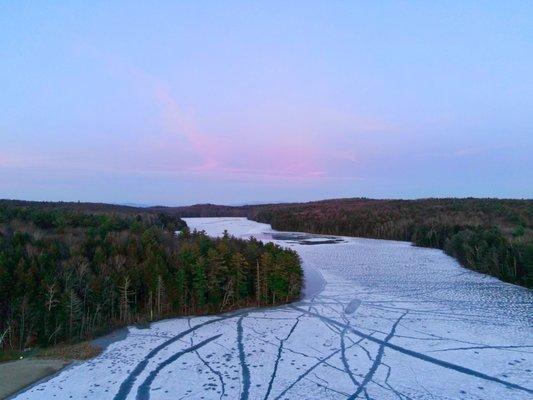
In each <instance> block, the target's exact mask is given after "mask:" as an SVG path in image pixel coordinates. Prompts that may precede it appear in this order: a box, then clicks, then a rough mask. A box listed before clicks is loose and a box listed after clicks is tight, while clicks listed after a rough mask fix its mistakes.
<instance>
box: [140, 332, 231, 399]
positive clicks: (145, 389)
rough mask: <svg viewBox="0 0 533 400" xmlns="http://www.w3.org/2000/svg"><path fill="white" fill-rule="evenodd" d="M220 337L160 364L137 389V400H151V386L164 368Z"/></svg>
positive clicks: (177, 354) (216, 336) (190, 348)
mask: <svg viewBox="0 0 533 400" xmlns="http://www.w3.org/2000/svg"><path fill="white" fill-rule="evenodd" d="M220 336H222V334H218V335H215V336H212V337H210V338H209V339H205V340H204V341H202V342H200V343H198V344H195V345H194V346H191V347H189V348H187V349H185V350H182V351H180V352H178V353H176V354H174V355H173V356H171V357H169V358H167V359H166V360H165V361H163V362H162V363H161V364H159V365H158V366H157V368H156V369H154V370H153V371H151V372H150V373H149V374H148V377H147V378H146V379H145V380H144V382H143V383H141V384H140V385H139V388H138V389H137V396H136V397H135V398H136V399H137V400H149V399H150V385H151V384H152V382H153V381H154V379H155V378H156V377H157V375H158V374H159V372H160V371H161V370H162V369H163V368H165V367H166V366H167V365H169V364H172V363H173V362H174V361H176V360H177V359H178V358H180V357H181V356H183V355H185V354H187V353H190V352H192V351H195V350H197V349H199V348H200V347H203V346H205V345H206V344H208V343H210V342H212V341H213V340H215V339H218V338H219V337H220Z"/></svg>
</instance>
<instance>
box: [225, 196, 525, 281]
mask: <svg viewBox="0 0 533 400" xmlns="http://www.w3.org/2000/svg"><path fill="white" fill-rule="evenodd" d="M234 212H236V211H234ZM248 217H249V218H252V219H254V220H257V221H260V222H267V223H270V224H271V225H272V227H273V228H274V229H279V230H285V231H305V232H312V233H323V234H333V235H347V236H360V237H371V238H378V239H394V240H408V241H411V242H413V243H414V244H415V245H417V246H423V247H434V248H439V249H443V250H444V251H445V252H446V253H447V254H449V255H451V256H452V257H455V258H456V259H458V260H459V261H460V262H461V264H462V265H464V266H465V267H467V268H470V269H474V270H476V271H480V272H483V273H486V274H490V275H493V276H496V277H498V278H500V279H502V280H505V281H508V282H513V283H517V284H520V285H525V286H528V287H532V286H533V201H531V200H497V199H472V198H469V199H425V200H370V199H341V200H327V201H321V202H313V203H305V204H282V205H265V206H255V209H254V211H252V212H249V214H248Z"/></svg>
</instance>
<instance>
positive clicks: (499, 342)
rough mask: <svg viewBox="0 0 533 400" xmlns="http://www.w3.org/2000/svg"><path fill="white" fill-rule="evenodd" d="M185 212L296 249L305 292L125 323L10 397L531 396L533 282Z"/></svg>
mask: <svg viewBox="0 0 533 400" xmlns="http://www.w3.org/2000/svg"><path fill="white" fill-rule="evenodd" d="M186 221H187V224H188V225H189V226H190V227H191V228H196V229H201V230H205V231H206V232H207V233H208V234H210V235H213V236H215V235H221V234H222V232H223V230H224V229H227V230H228V231H229V233H231V234H233V235H235V236H238V237H249V236H255V237H257V238H259V239H261V240H271V241H274V242H276V243H278V244H281V245H283V246H286V247H291V248H293V249H295V250H296V251H298V253H299V254H300V256H301V257H302V260H303V264H304V268H305V273H306V279H307V286H306V289H305V296H304V299H303V300H302V301H301V302H299V303H295V304H292V305H287V306H282V307H276V308H272V309H260V310H255V309H247V310H242V311H239V312H234V313H230V314H223V315H218V316H210V317H193V318H180V319H172V320H166V321H161V322H158V323H154V324H152V326H151V327H150V328H149V329H137V328H129V333H128V335H127V337H126V338H125V339H124V340H122V341H119V342H116V343H113V344H112V345H110V346H109V347H108V349H107V350H106V351H105V352H104V353H103V354H102V355H100V356H99V357H97V358H95V359H93V360H91V361H88V362H85V363H81V364H78V365H75V366H73V367H71V368H69V369H67V370H65V371H64V372H62V373H61V374H59V375H58V376H56V377H54V378H52V379H50V380H48V381H46V382H44V383H42V384H39V385H36V386H34V387H33V388H31V389H30V390H28V391H26V392H25V393H22V394H20V395H19V396H18V397H17V398H18V399H84V398H85V399H116V400H123V399H153V400H156V399H347V398H349V399H357V398H359V399H376V400H382V399H531V398H533V379H532V377H533V374H532V370H533V326H532V325H533V324H532V309H533V307H532V306H533V291H531V290H528V289H525V288H522V287H518V286H514V285H510V284H507V283H503V282H500V281H498V280H497V279H495V278H492V277H489V276H485V275H481V274H478V273H475V272H472V271H469V270H467V269H464V268H461V267H460V266H459V265H458V264H457V262H455V261H454V260H453V259H451V258H450V257H448V256H446V255H445V254H443V253H442V252H441V251H439V250H433V249H425V248H417V247H413V246H411V245H410V244H409V243H406V242H394V241H383V240H371V239H358V238H339V237H324V236H318V235H306V234H287V233H280V232H275V231H272V230H271V229H270V226H269V225H265V224H259V223H256V222H252V221H248V220H246V219H243V218H188V219H186Z"/></svg>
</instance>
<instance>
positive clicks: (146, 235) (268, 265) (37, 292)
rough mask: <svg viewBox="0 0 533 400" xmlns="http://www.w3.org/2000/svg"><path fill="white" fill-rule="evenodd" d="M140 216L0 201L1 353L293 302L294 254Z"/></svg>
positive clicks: (297, 282) (165, 218)
mask: <svg viewBox="0 0 533 400" xmlns="http://www.w3.org/2000/svg"><path fill="white" fill-rule="evenodd" d="M138 211H139V210H135V212H132V211H131V210H129V209H127V208H125V209H124V210H117V209H105V210H104V211H102V212H99V211H98V209H97V208H96V209H91V210H90V211H83V208H81V207H79V206H78V207H74V208H72V207H62V206H58V205H57V204H56V205H54V204H49V203H48V204H45V205H43V204H42V203H40V204H34V205H33V204H32V203H23V204H19V203H13V202H10V201H0V349H2V350H20V349H24V348H27V347H31V346H43V347H44V346H49V345H53V344H56V343H60V342H76V341H80V340H84V339H88V338H92V337H94V336H96V335H99V334H102V333H105V332H107V331H109V330H110V329H112V328H115V327H120V326H125V325H128V324H132V323H141V322H148V321H154V320H157V319H161V318H167V317H171V316H181V315H191V314H208V313H218V312H224V311H228V310H232V309H236V308H239V307H247V306H270V305H275V304H280V303H286V302H289V301H292V300H295V299H298V298H299V296H300V291H301V287H302V269H301V266H300V259H299V257H298V255H297V254H296V253H295V252H294V251H291V250H289V249H284V248H281V247H279V246H277V245H274V244H263V243H262V242H260V241H258V240H255V239H253V238H252V239H250V240H240V239H236V238H234V237H231V236H229V235H227V234H225V235H224V236H223V237H222V238H218V239H215V238H210V237H208V236H206V235H205V234H204V233H203V232H196V231H195V232H190V231H189V230H188V228H187V227H186V224H185V223H184V221H182V220H181V219H179V218H177V217H175V216H172V215H169V214H164V213H154V212H150V211H142V212H141V213H137V212H138ZM176 230H181V232H180V233H179V234H176V233H175V231H176Z"/></svg>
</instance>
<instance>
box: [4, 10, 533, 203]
mask: <svg viewBox="0 0 533 400" xmlns="http://www.w3.org/2000/svg"><path fill="white" fill-rule="evenodd" d="M532 21H533V2H531V1H528V0H524V1H503V0H502V1H482V2H479V1H468V0H467V1H465V0H461V1H439V2H435V1H379V2H373V1H353V2H350V1H332V0H328V1H290V2H288V1H279V2H278V1H268V2H263V1H262V2H259V1H224V2H222V1H201V2H198V1H179V2H176V1H168V2H166V1H159V2H135V1H114V2H107V1H91V2H86V1H84V2H82V1H79V2H77V1H68V2H67V1H64V2H63V1H55V2H42V1H34V2H29V1H14V2H1V3H0V198H17V199H26V200H63V201H78V200H79V201H97V202H112V203H135V204H147V205H148V204H165V205H184V204H193V203H206V202H211V203H223V204H244V203H259V202H279V201H308V200H315V199H324V198H337V197H373V198H422V197H450V196H453V197H465V196H476V197H505V198H532V197H533V157H532V154H533V23H532Z"/></svg>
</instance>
